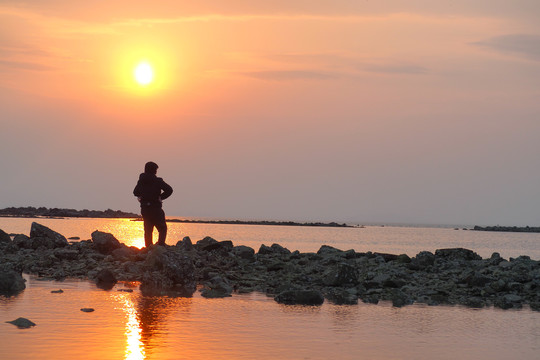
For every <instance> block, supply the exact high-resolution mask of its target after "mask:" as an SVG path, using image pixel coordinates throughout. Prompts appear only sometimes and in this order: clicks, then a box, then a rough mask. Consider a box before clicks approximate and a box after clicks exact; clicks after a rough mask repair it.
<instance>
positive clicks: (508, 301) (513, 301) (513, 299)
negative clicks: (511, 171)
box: [494, 294, 523, 309]
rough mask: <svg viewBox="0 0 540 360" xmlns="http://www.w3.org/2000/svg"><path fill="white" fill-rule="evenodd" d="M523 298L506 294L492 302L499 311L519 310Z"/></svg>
mask: <svg viewBox="0 0 540 360" xmlns="http://www.w3.org/2000/svg"><path fill="white" fill-rule="evenodd" d="M522 302H523V298H522V297H521V296H519V295H515V294H506V295H504V296H502V297H499V298H497V299H496V300H495V301H494V305H495V306H497V307H500V308H501V309H511V308H514V309H521V307H522V306H523V304H522Z"/></svg>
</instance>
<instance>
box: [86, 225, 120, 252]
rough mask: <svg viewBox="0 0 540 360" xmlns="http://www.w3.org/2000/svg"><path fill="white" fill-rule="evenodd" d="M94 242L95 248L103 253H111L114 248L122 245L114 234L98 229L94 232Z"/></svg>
mask: <svg viewBox="0 0 540 360" xmlns="http://www.w3.org/2000/svg"><path fill="white" fill-rule="evenodd" d="M92 242H93V243H94V249H96V250H97V251H99V252H100V253H102V254H110V253H112V252H113V251H114V250H116V249H119V248H120V247H122V244H121V243H120V241H118V240H117V239H116V238H115V237H114V235H113V234H109V233H106V232H102V231H98V230H96V231H94V232H93V233H92Z"/></svg>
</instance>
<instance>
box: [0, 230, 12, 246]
mask: <svg viewBox="0 0 540 360" xmlns="http://www.w3.org/2000/svg"><path fill="white" fill-rule="evenodd" d="M9 242H11V236H9V234H8V233H6V232H5V231H4V230H2V229H0V243H9Z"/></svg>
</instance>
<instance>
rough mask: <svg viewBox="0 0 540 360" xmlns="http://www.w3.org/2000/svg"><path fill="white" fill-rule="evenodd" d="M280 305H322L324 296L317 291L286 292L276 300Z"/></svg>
mask: <svg viewBox="0 0 540 360" xmlns="http://www.w3.org/2000/svg"><path fill="white" fill-rule="evenodd" d="M274 300H275V301H277V302H278V303H280V304H287V305H322V304H323V303H324V296H323V294H322V293H321V292H320V291H317V290H286V291H283V292H282V293H280V294H279V295H277V296H276V297H275V298H274Z"/></svg>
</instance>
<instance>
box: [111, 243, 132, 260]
mask: <svg viewBox="0 0 540 360" xmlns="http://www.w3.org/2000/svg"><path fill="white" fill-rule="evenodd" d="M137 252H138V249H137V248H133V247H127V246H125V245H124V244H122V246H121V247H120V248H118V249H115V250H113V251H112V252H111V255H112V256H113V258H114V259H115V260H118V261H127V260H130V259H131V258H132V257H134V256H136V255H137Z"/></svg>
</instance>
